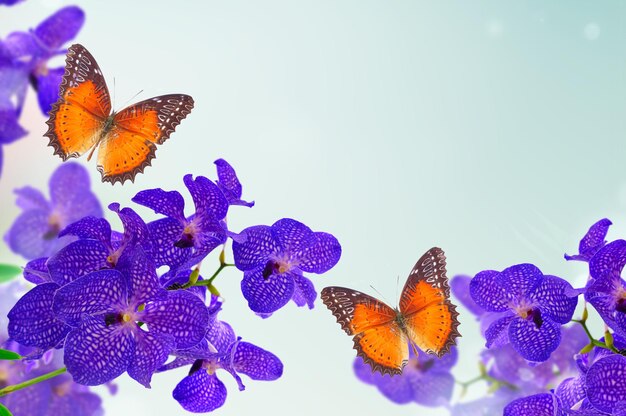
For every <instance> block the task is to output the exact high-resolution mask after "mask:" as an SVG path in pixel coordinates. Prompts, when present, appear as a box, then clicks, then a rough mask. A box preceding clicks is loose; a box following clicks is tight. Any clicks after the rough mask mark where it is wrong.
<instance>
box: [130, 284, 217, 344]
mask: <svg viewBox="0 0 626 416" xmlns="http://www.w3.org/2000/svg"><path fill="white" fill-rule="evenodd" d="M141 320H142V321H143V322H146V323H147V324H148V329H149V330H150V332H152V333H159V334H169V335H172V336H173V337H174V339H175V340H176V348H178V349H183V348H190V347H193V346H194V345H196V344H198V343H199V342H200V341H201V340H202V339H203V338H204V335H205V334H206V331H207V324H208V321H209V314H208V311H207V308H206V306H205V305H204V302H202V300H200V299H199V298H198V297H197V296H195V295H194V294H192V293H189V292H186V291H184V290H179V291H174V292H168V296H167V298H166V299H164V300H159V301H155V302H151V303H148V304H146V308H145V310H144V312H143V314H142V316H141Z"/></svg>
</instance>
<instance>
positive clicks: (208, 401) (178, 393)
mask: <svg viewBox="0 0 626 416" xmlns="http://www.w3.org/2000/svg"><path fill="white" fill-rule="evenodd" d="M172 396H173V397H174V399H175V400H176V401H177V402H178V403H180V405H181V406H182V407H183V408H184V409H185V410H187V411H190V412H194V413H206V412H211V411H213V410H215V409H217V408H218V407H221V406H222V405H223V404H224V402H225V401H226V386H224V383H222V382H221V381H220V380H219V379H218V378H217V377H216V376H215V374H213V375H209V374H208V373H207V372H206V370H203V369H200V370H198V371H196V372H195V373H193V374H192V375H190V376H187V377H185V378H184V379H182V380H181V382H180V383H178V385H177V386H176V388H175V389H174V392H173V393H172Z"/></svg>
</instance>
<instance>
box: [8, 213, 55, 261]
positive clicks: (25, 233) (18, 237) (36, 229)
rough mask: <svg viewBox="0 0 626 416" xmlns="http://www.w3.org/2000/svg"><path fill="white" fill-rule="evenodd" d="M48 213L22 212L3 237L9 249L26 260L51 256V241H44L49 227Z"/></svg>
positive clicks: (52, 242)
mask: <svg viewBox="0 0 626 416" xmlns="http://www.w3.org/2000/svg"><path fill="white" fill-rule="evenodd" d="M48 217H49V213H48V212H45V211H42V210H31V211H25V212H23V213H22V214H21V215H20V216H19V217H17V219H16V220H15V222H13V225H12V226H11V228H10V229H9V231H8V232H7V233H6V235H5V236H4V239H5V241H6V242H7V244H8V246H9V248H10V249H11V251H13V252H14V253H18V254H20V255H22V256H23V257H25V258H26V259H35V258H37V257H45V256H49V255H50V254H52V246H53V244H54V243H55V241H53V240H49V239H44V238H43V237H44V235H45V234H46V233H47V232H48V230H49V228H50V226H49V223H48Z"/></svg>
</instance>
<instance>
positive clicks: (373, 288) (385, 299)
mask: <svg viewBox="0 0 626 416" xmlns="http://www.w3.org/2000/svg"><path fill="white" fill-rule="evenodd" d="M370 287H371V288H372V290H374V291H375V292H376V293H378V296H380V297H381V298H383V300H384V301H385V302H387V303H389V301H388V300H387V298H385V295H383V294H382V293H380V292H379V291H378V289H376V288H375V287H374V286H372V285H370Z"/></svg>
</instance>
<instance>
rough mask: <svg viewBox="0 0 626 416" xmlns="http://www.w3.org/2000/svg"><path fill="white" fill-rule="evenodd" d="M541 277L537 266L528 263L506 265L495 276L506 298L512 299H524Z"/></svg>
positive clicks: (539, 281)
mask: <svg viewBox="0 0 626 416" xmlns="http://www.w3.org/2000/svg"><path fill="white" fill-rule="evenodd" d="M542 279H543V274H542V273H541V270H539V269H538V268H537V266H535V265H533V264H530V263H523V264H516V265H515V266H511V267H508V268H506V269H504V270H502V272H501V273H500V274H499V275H498V276H496V283H497V284H498V286H500V287H501V288H503V289H504V290H505V291H506V294H507V298H508V299H510V300H513V301H518V300H520V299H524V298H526V297H527V296H528V293H530V291H532V290H533V289H534V288H535V287H536V286H537V285H538V284H539V283H541V280H542Z"/></svg>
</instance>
